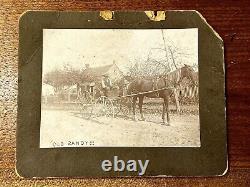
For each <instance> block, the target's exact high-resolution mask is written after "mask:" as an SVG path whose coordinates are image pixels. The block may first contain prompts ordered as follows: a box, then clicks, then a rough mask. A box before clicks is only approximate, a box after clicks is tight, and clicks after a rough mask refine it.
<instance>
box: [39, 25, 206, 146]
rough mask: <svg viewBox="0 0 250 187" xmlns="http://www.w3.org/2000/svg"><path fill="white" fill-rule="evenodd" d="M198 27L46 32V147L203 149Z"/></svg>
mask: <svg viewBox="0 0 250 187" xmlns="http://www.w3.org/2000/svg"><path fill="white" fill-rule="evenodd" d="M200 144H201V143H200V122H199V79H198V29H197V28H190V29H44V30H43V65H42V93H41V124H40V148H59V147H200Z"/></svg>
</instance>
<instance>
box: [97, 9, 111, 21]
mask: <svg viewBox="0 0 250 187" xmlns="http://www.w3.org/2000/svg"><path fill="white" fill-rule="evenodd" d="M113 14H114V11H111V10H105V11H100V16H101V17H102V18H103V19H104V20H113Z"/></svg>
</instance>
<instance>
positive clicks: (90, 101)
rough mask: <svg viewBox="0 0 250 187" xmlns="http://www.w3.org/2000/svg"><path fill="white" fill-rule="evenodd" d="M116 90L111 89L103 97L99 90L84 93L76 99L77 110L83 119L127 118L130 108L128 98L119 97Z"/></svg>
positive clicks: (130, 104) (130, 103)
mask: <svg viewBox="0 0 250 187" xmlns="http://www.w3.org/2000/svg"><path fill="white" fill-rule="evenodd" d="M118 92H119V91H118V89H117V88H116V89H114V88H113V89H112V90H110V91H109V93H108V95H107V96H105V95H103V93H102V92H101V91H100V90H97V92H95V93H93V92H92V93H91V92H89V91H86V92H85V93H84V94H83V95H81V96H80V97H79V98H78V108H79V110H80V113H81V115H82V117H83V118H85V119H90V118H91V119H94V118H97V117H107V118H114V117H118V116H120V117H127V116H128V114H129V111H130V109H131V107H132V102H131V98H130V97H126V96H119V93H118Z"/></svg>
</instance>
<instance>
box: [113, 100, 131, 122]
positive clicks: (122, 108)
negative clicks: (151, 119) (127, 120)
mask: <svg viewBox="0 0 250 187" xmlns="http://www.w3.org/2000/svg"><path fill="white" fill-rule="evenodd" d="M131 108H132V101H131V99H130V98H124V97H123V98H120V99H119V100H116V102H115V115H122V116H125V117H128V115H129V113H130V110H131Z"/></svg>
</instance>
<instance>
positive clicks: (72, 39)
mask: <svg viewBox="0 0 250 187" xmlns="http://www.w3.org/2000/svg"><path fill="white" fill-rule="evenodd" d="M162 33H163V34H162ZM163 35H164V38H165V41H166V46H170V47H173V46H175V48H176V49H178V50H179V51H181V52H182V53H185V54H188V55H186V56H185V57H183V58H182V61H183V64H188V65H194V64H198V29H197V28H193V29H163V30H161V29H44V30H43V74H46V73H47V72H49V71H52V70H54V69H61V68H63V66H65V65H69V66H72V67H73V68H76V69H81V68H84V67H85V64H89V65H90V67H96V66H102V65H108V64H112V63H113V62H115V63H116V64H117V65H118V67H119V68H120V69H121V70H122V71H126V67H128V66H129V64H134V63H135V62H144V61H145V60H146V59H147V58H148V54H149V53H150V51H151V53H150V54H151V55H150V58H152V59H155V60H162V59H164V58H166V52H165V51H164V50H160V49H159V48H161V49H164V40H163ZM155 48H158V49H155ZM167 55H170V54H167Z"/></svg>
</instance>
